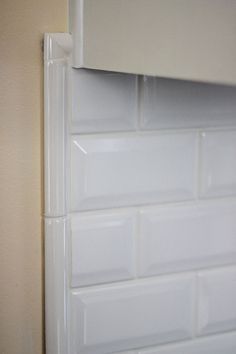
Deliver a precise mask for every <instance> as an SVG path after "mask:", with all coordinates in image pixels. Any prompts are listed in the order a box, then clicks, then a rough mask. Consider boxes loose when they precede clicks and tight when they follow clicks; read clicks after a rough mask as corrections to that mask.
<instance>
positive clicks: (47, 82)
mask: <svg viewBox="0 0 236 354" xmlns="http://www.w3.org/2000/svg"><path fill="white" fill-rule="evenodd" d="M60 35H61V36H60ZM70 43H71V38H70V35H69V34H64V33H62V34H55V35H54V34H53V35H52V34H46V35H45V42H44V50H45V57H44V73H45V77H44V95H45V97H44V102H45V108H44V120H45V121H44V159H45V216H47V217H60V216H63V215H65V214H66V168H65V167H66V166H65V161H66V159H65V154H66V131H67V130H66V129H67V128H66V120H67V119H66V116H67V109H68V107H67V100H68V98H67V92H68V62H69V53H70Z"/></svg>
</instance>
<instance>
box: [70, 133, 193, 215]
mask: <svg viewBox="0 0 236 354" xmlns="http://www.w3.org/2000/svg"><path fill="white" fill-rule="evenodd" d="M195 156H196V135H195V134H194V133H177V134H171V133H170V134H159V135H158V134H155V135H153V134H140V135H138V134H133V135H128V134H124V135H113V136H82V137H81V136H73V137H72V139H71V207H72V210H73V211H76V210H86V209H97V208H109V207H118V206H125V205H138V204H146V203H160V202H166V201H172V200H186V199H192V198H194V197H195V184H196V161H195Z"/></svg>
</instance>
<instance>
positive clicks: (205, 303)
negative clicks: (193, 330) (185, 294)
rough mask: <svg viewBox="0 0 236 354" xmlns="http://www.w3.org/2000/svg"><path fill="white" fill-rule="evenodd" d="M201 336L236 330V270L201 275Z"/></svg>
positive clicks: (199, 324) (199, 326) (199, 325)
mask: <svg viewBox="0 0 236 354" xmlns="http://www.w3.org/2000/svg"><path fill="white" fill-rule="evenodd" d="M198 284H199V291H198V292H199V323H198V332H199V335H205V334H211V333H217V332H224V331H229V330H236V268H233V269H222V270H219V271H217V270H214V271H209V272H205V273H204V272H202V273H200V274H199V282H198Z"/></svg>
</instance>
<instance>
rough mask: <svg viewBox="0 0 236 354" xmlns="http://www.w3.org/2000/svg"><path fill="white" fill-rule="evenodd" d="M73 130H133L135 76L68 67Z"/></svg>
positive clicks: (136, 103)
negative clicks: (70, 77) (69, 70)
mask: <svg viewBox="0 0 236 354" xmlns="http://www.w3.org/2000/svg"><path fill="white" fill-rule="evenodd" d="M71 75H72V121H71V130H72V132H74V133H88V132H104V131H116V130H133V129H135V127H136V119H137V105H138V97H137V91H138V87H137V77H136V76H135V75H128V74H119V73H112V72H105V71H96V70H94V71H92V72H91V71H90V70H84V69H79V70H75V69H72V74H71Z"/></svg>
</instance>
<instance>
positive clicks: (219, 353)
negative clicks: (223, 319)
mask: <svg viewBox="0 0 236 354" xmlns="http://www.w3.org/2000/svg"><path fill="white" fill-rule="evenodd" d="M235 353H236V333H229V334H221V335H219V336H211V337H209V338H203V339H198V340H193V341H192V342H187V343H177V344H171V345H167V346H162V347H159V348H153V349H147V350H142V351H140V352H139V353H138V354H235Z"/></svg>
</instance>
